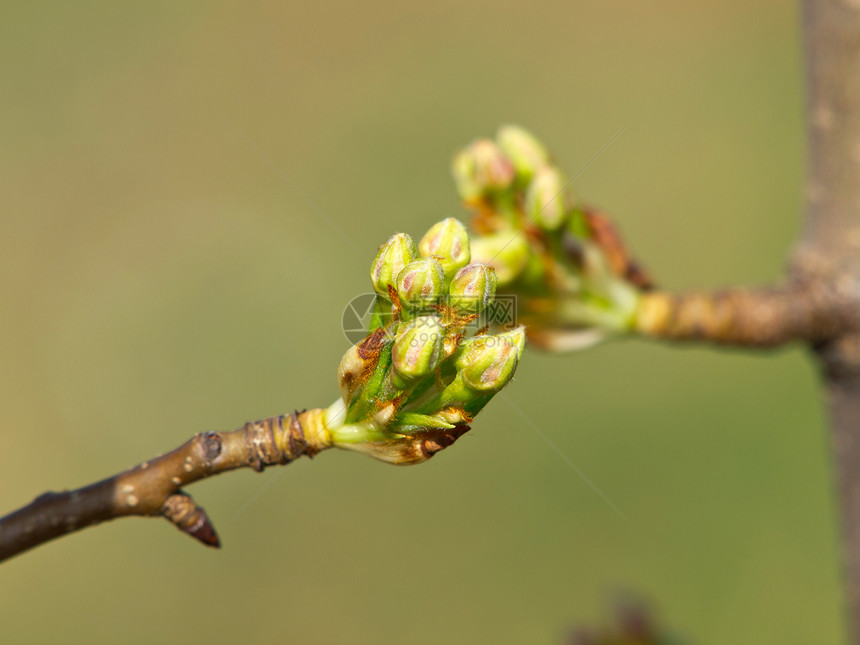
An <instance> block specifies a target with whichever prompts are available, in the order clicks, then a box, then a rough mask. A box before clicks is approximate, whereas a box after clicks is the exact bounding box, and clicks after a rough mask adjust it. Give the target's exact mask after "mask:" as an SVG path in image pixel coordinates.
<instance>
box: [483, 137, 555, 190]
mask: <svg viewBox="0 0 860 645" xmlns="http://www.w3.org/2000/svg"><path fill="white" fill-rule="evenodd" d="M496 141H497V142H498V143H499V147H500V148H501V149H502V151H503V152H504V153H505V154H506V155H507V156H508V157H509V158H510V160H511V162H513V164H514V168H515V169H516V171H517V177H518V178H519V179H520V181H522V182H523V183H526V182H528V181H529V180H530V179H531V178H532V176H533V175H534V174H535V172H536V171H537V169H538V168H540V167H541V166H543V165H545V164H546V163H547V162H549V153H548V152H547V150H546V148H545V147H544V145H543V144H542V143H541V142H540V141H538V140H537V138H535V136H534V135H533V134H532V133H531V132H529V131H528V130H526V129H524V128H521V127H519V126H518V125H503V126H502V127H501V128H499V132H498V133H497V134H496Z"/></svg>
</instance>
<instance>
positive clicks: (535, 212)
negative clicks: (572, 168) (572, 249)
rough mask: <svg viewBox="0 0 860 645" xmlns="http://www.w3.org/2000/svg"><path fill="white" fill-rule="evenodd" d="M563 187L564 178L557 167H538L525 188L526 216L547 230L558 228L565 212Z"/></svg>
mask: <svg viewBox="0 0 860 645" xmlns="http://www.w3.org/2000/svg"><path fill="white" fill-rule="evenodd" d="M564 188H565V180H564V177H563V176H562V174H561V171H560V170H559V169H558V168H556V167H555V166H541V167H540V168H538V170H537V172H535V175H534V178H533V179H532V181H531V183H530V184H529V186H528V188H527V189H526V202H525V211H526V217H528V218H529V220H534V221H535V222H537V224H538V226H540V227H541V228H543V229H545V230H547V231H554V230H556V229H557V228H559V227H560V226H561V225H562V224H563V223H564V217H565V213H566V212H567V204H566V201H567V200H566V199H565V195H564Z"/></svg>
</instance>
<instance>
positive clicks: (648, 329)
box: [636, 280, 860, 348]
mask: <svg viewBox="0 0 860 645" xmlns="http://www.w3.org/2000/svg"><path fill="white" fill-rule="evenodd" d="M636 331H637V332H638V333H639V334H642V335H644V336H651V337H654V338H659V339H664V340H673V341H706V342H710V343H718V344H722V345H734V346H738V347H759V348H770V347H778V346H780V345H785V344H786V343H791V342H798V341H802V342H807V343H811V344H819V343H824V342H827V341H829V340H831V339H836V338H840V337H842V336H844V335H846V334H849V333H854V332H860V300H858V299H857V298H854V297H848V296H846V295H845V294H841V293H839V292H838V291H837V290H835V289H833V288H832V286H831V285H830V284H828V283H826V282H818V281H816V282H808V281H799V280H795V281H791V282H789V283H787V284H784V285H781V286H776V287H762V288H758V289H743V288H738V289H724V290H721V291H714V292H693V293H680V294H677V293H670V292H665V291H657V292H650V293H646V294H644V295H643V296H642V300H641V302H640V304H639V311H638V316H637V320H636Z"/></svg>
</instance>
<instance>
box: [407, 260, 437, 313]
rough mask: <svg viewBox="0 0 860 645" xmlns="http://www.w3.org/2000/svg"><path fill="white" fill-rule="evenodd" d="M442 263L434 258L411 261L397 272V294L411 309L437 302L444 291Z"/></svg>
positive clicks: (425, 307)
mask: <svg viewBox="0 0 860 645" xmlns="http://www.w3.org/2000/svg"><path fill="white" fill-rule="evenodd" d="M443 281H444V274H443V272H442V265H441V264H439V261H438V260H435V259H433V258H422V259H420V260H415V261H414V262H410V263H409V264H407V265H406V266H405V267H403V270H402V271H401V272H400V273H399V274H397V296H398V298H400V302H401V304H402V305H403V306H404V307H406V308H408V309H411V310H413V311H414V310H419V311H420V310H422V309H427V308H428V307H430V306H431V305H434V304H436V303H437V302H438V301H439V298H440V297H441V296H442V292H443Z"/></svg>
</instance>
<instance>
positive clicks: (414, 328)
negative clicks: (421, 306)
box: [391, 316, 444, 389]
mask: <svg viewBox="0 0 860 645" xmlns="http://www.w3.org/2000/svg"><path fill="white" fill-rule="evenodd" d="M443 340H444V330H443V328H442V324H441V322H440V321H439V319H438V318H437V317H436V316H421V317H419V318H415V319H414V320H411V321H410V322H409V323H407V324H406V325H405V326H404V327H403V328H402V329H401V330H400V331H399V332H398V334H397V337H396V338H395V340H394V346H393V347H392V350H391V368H392V369H391V382H392V383H393V384H394V386H395V387H397V388H399V389H405V388H407V387H409V386H410V385H412V384H413V383H415V382H416V381H418V380H420V379H422V378H424V377H425V376H428V375H430V374H432V373H433V371H434V370H435V369H436V367H437V365H439V362H440V361H441V359H442V357H443V352H442V349H443Z"/></svg>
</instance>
